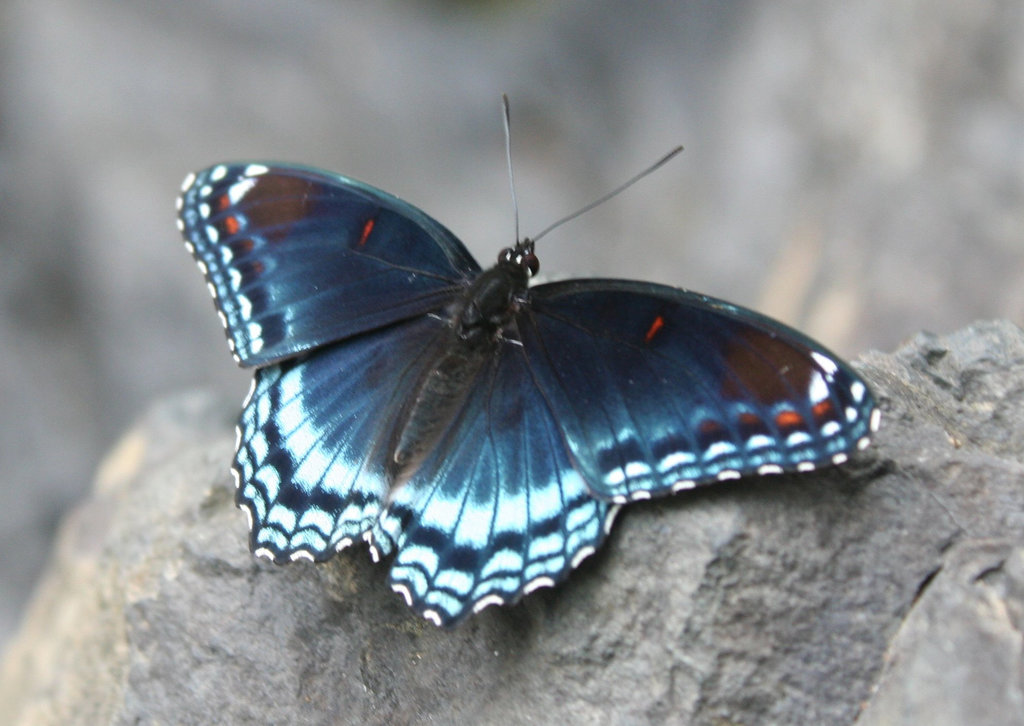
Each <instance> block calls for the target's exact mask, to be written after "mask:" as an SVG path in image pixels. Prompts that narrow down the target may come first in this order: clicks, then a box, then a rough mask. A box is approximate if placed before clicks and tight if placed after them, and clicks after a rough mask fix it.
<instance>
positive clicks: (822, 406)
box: [811, 399, 836, 421]
mask: <svg viewBox="0 0 1024 726" xmlns="http://www.w3.org/2000/svg"><path fill="white" fill-rule="evenodd" d="M811 411H812V412H813V413H814V418H815V419H817V420H818V421H822V420H830V419H834V418H836V410H835V408H834V407H833V406H832V401H829V400H827V399H826V400H824V401H819V402H818V403H816V404H814V408H812V409H811Z"/></svg>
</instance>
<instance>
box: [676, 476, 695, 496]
mask: <svg viewBox="0 0 1024 726" xmlns="http://www.w3.org/2000/svg"><path fill="white" fill-rule="evenodd" d="M695 486H697V482H695V481H694V480H693V479H680V480H679V481H677V482H676V483H675V484H673V485H672V493H673V494H675V493H676V492H681V491H683V490H684V489H693V488H694V487H695Z"/></svg>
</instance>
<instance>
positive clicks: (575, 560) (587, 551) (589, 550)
mask: <svg viewBox="0 0 1024 726" xmlns="http://www.w3.org/2000/svg"><path fill="white" fill-rule="evenodd" d="M596 551H597V550H595V549H594V548H593V547H591V546H590V545H587V546H586V547H584V548H583V549H581V550H580V551H579V552H577V553H576V554H575V555H573V556H572V563H571V564H572V568H573V569H574V570H575V569H576V568H577V567H579V566H580V563H581V562H583V560H585V559H587V558H588V557H590V556H591V555H592V554H594V553H595V552H596Z"/></svg>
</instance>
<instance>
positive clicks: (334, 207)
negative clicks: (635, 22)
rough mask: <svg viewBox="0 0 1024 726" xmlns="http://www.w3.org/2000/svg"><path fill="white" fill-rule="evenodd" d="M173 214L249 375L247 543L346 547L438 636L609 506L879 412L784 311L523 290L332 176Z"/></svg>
mask: <svg viewBox="0 0 1024 726" xmlns="http://www.w3.org/2000/svg"><path fill="white" fill-rule="evenodd" d="M178 210H179V220H178V226H179V228H180V229H181V230H182V232H183V235H184V237H185V244H186V247H187V248H188V249H189V251H190V252H191V253H192V255H193V256H194V257H195V259H196V262H197V263H198V265H199V268H200V270H201V271H202V273H203V274H204V275H205V277H206V280H207V286H208V288H209V290H210V294H211V295H212V296H213V299H214V303H215V305H216V308H217V313H218V315H219V316H220V319H221V322H222V323H223V324H224V328H225V331H226V333H227V337H228V344H229V345H230V347H231V351H232V353H233V354H234V356H235V359H236V360H237V361H238V362H239V363H240V364H241V365H244V366H250V367H253V368H255V378H254V381H253V385H252V389H251V391H250V393H249V396H248V398H247V399H246V401H245V404H244V407H243V409H242V414H241V419H240V421H239V424H238V443H237V453H236V454H235V459H234V464H233V470H234V473H235V476H236V479H237V485H238V490H237V502H238V505H239V506H240V507H241V508H242V509H243V510H244V511H245V512H247V514H248V515H249V518H250V520H251V534H250V543H251V547H252V549H253V551H254V552H255V553H256V554H258V555H262V556H265V557H267V558H269V559H271V560H273V561H275V562H279V563H283V562H287V561H289V560H297V559H303V558H304V559H309V560H314V561H322V560H326V559H328V558H329V557H331V556H332V555H333V554H334V553H335V552H337V551H338V550H341V549H343V548H345V547H347V546H348V545H350V544H352V543H354V542H356V541H357V540H365V541H366V542H368V543H369V546H370V551H371V554H372V555H373V557H374V558H375V559H379V558H381V557H386V556H392V555H393V561H392V564H391V574H390V582H391V586H392V587H393V588H394V589H395V590H396V591H398V592H400V593H401V594H402V595H404V596H405V599H406V600H407V601H408V603H409V604H410V605H411V606H412V607H413V608H414V609H415V610H416V612H418V613H419V614H420V615H422V616H424V617H426V618H427V619H429V620H431V621H433V622H435V623H437V624H440V625H451V624H454V623H456V622H458V621H460V620H461V619H463V618H464V617H466V616H467V615H468V614H469V613H471V612H475V611H479V610H481V609H483V608H484V607H486V606H488V605H493V604H500V603H510V602H514V601H516V600H518V599H519V598H520V597H522V596H523V595H524V594H526V593H529V592H531V591H532V590H535V589H537V588H538V587H545V586H550V585H554V584H556V583H558V582H560V581H562V580H564V579H565V578H566V577H567V576H568V575H569V573H570V571H571V570H572V569H573V568H574V567H576V566H577V565H578V564H579V563H580V561H581V560H583V559H584V558H585V557H587V556H588V555H590V554H591V553H593V552H594V551H595V549H597V548H598V547H599V546H600V545H601V543H602V541H603V540H604V538H605V537H606V536H607V534H608V531H609V528H610V527H611V524H612V519H613V517H614V516H615V513H616V511H617V509H618V508H619V505H621V504H622V503H624V502H629V501H634V500H638V499H647V498H649V497H656V496H661V495H664V494H669V493H671V492H677V491H680V490H683V489H690V488H693V487H697V486H703V485H706V484H712V483H714V482H718V481H722V480H726V479H735V478H737V477H742V476H747V475H755V474H778V473H782V472H791V471H809V470H812V469H815V468H817V467H819V466H823V465H830V464H839V463H842V462H844V461H846V459H847V457H848V456H849V455H850V453H851V452H853V451H855V450H856V449H859V448H863V447H865V446H866V445H867V444H868V440H869V436H870V433H871V432H872V431H874V430H875V429H877V426H878V410H877V409H876V407H875V402H874V399H873V398H872V395H871V392H870V391H869V389H868V387H867V385H866V384H865V383H864V381H863V380H862V379H861V378H860V377H859V376H858V375H857V374H856V373H855V372H854V371H853V370H852V369H851V368H850V366H849V365H847V364H846V363H844V362H843V361H841V360H840V359H838V358H837V357H836V356H835V355H833V354H832V353H830V352H829V351H827V350H826V349H825V348H823V347H822V346H820V345H819V344H817V343H815V342H814V341H812V340H810V339H808V338H807V337H805V336H803V335H801V334H800V333H798V332H796V331H794V330H792V329H790V328H788V327H786V326H785V325H782V324H780V323H778V322H775V321H773V320H770V319H768V318H766V317H764V316H761V315H759V314H757V313H755V312H752V311H750V310H746V309H744V308H741V307H738V306H736V305H732V304H730V303H727V302H723V301H721V300H715V299H713V298H710V297H707V296H704V295H700V294H698V293H694V292H689V291H685V290H679V289H676V288H672V287H665V286H662V285H656V284H652V283H647V282H633V281H627V280H610V279H577V280H566V281H562V282H554V283H549V284H543V285H536V286H533V287H531V286H530V285H529V281H530V278H531V277H532V276H533V275H534V274H536V272H537V270H538V261H537V257H536V255H535V253H534V242H533V241H531V240H530V239H522V240H521V241H519V242H518V243H517V244H516V245H515V246H514V247H512V248H509V249H505V250H502V251H501V253H500V254H499V255H498V260H497V264H495V265H494V266H493V267H490V268H489V269H487V270H482V269H481V268H480V266H479V265H478V264H477V262H476V261H475V260H474V259H473V257H472V256H471V255H470V254H469V252H468V251H467V250H466V248H465V247H464V246H463V245H462V243H461V242H460V241H459V240H458V239H456V238H455V236H454V235H452V233H451V232H449V231H448V230H447V229H445V228H444V227H443V226H442V225H441V224H440V223H438V222H436V221H435V220H434V219H432V218H431V217H429V216H427V215H426V214H425V213H423V212H422V211H420V210H419V209H417V208H416V207H413V206H412V205H410V204H407V203H406V202H403V201H402V200H400V199H398V198H396V197H394V196H391V195H390V194H387V193H386V192H383V191H380V190H379V189H375V188H373V187H371V186H369V185H367V184H364V183H362V182H359V181H355V180H353V179H349V178H347V177H344V176H339V175H337V174H331V173H328V172H324V171H317V170H315V169H310V168H305V167H300V166H291V165H279V164H262V163H251V162H246V163H240V164H218V165H216V166H213V167H210V168H209V169H206V170H204V171H201V172H199V173H198V174H192V175H189V177H188V178H187V179H186V180H185V183H184V185H183V186H182V195H181V197H180V198H179V200H178Z"/></svg>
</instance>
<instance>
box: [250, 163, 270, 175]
mask: <svg viewBox="0 0 1024 726" xmlns="http://www.w3.org/2000/svg"><path fill="white" fill-rule="evenodd" d="M268 171H270V169H269V168H268V167H267V166H265V165H263V164H249V166H247V167H245V175H246V176H260V175H261V174H266V173H267V172H268Z"/></svg>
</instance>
